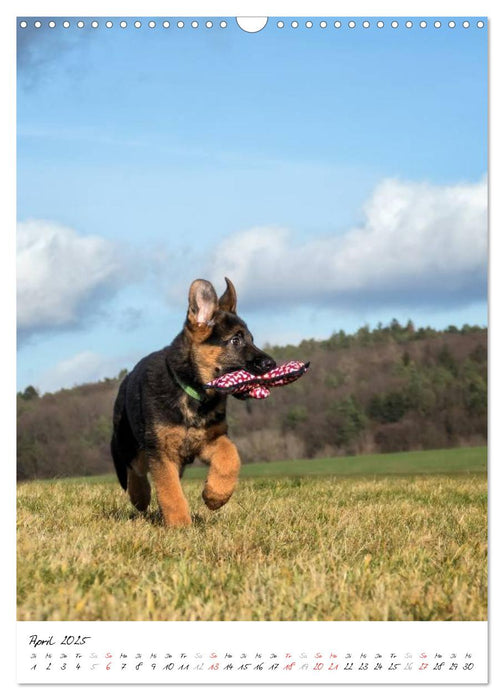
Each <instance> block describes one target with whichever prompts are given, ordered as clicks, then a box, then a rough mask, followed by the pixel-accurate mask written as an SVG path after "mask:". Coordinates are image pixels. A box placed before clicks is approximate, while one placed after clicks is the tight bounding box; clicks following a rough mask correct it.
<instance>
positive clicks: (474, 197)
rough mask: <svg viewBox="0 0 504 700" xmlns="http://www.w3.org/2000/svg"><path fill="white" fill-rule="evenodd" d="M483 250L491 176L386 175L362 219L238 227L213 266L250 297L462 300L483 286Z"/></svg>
mask: <svg viewBox="0 0 504 700" xmlns="http://www.w3.org/2000/svg"><path fill="white" fill-rule="evenodd" d="M486 256H487V183H486V180H485V181H482V182H479V183H476V184H463V185H454V186H438V185H431V184H428V183H415V182H401V181H399V180H393V179H389V180H385V181H383V182H382V183H380V184H379V185H378V187H377V188H376V189H375V191H374V193H373V194H372V196H371V198H370V199H369V201H368V202H367V203H366V204H365V206H364V221H363V224H362V225H361V226H359V227H356V228H354V229H351V230H349V231H347V232H346V233H344V234H342V235H328V236H325V237H317V238H312V239H310V240H304V241H298V240H296V238H295V236H294V235H293V234H292V232H290V231H289V230H287V229H282V228H278V227H259V228H253V229H250V230H248V231H244V232H240V233H237V234H235V235H232V236H230V237H228V238H227V239H225V240H223V241H222V243H221V244H220V245H219V246H218V248H217V250H216V251H215V253H214V256H213V259H212V263H211V269H210V270H209V274H210V276H211V278H212V279H215V280H218V279H222V278H223V277H224V276H225V275H226V276H228V277H230V278H231V279H232V280H233V282H234V283H235V285H236V287H237V290H238V296H239V300H240V301H242V302H245V303H247V302H250V303H254V301H255V302H257V303H260V302H262V301H265V300H268V302H270V303H275V302H278V303H286V302H292V303H328V302H330V303H332V304H341V305H345V304H348V303H351V304H353V305H355V304H356V303H365V304H367V305H369V306H373V305H376V304H380V303H384V302H390V301H391V300H394V302H397V303H401V302H405V301H406V300H407V301H408V303H410V304H411V303H413V304H414V303H416V304H417V305H418V306H423V305H433V304H434V305H435V304H436V303H437V302H444V303H448V304H460V303H467V302H468V301H473V300H475V299H476V298H482V296H484V293H485V284H486Z"/></svg>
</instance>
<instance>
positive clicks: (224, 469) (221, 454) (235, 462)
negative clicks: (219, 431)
mask: <svg viewBox="0 0 504 700" xmlns="http://www.w3.org/2000/svg"><path fill="white" fill-rule="evenodd" d="M200 457H201V459H202V460H203V461H204V462H207V463H208V464H210V469H209V470H208V475H207V479H206V482H205V488H204V489H203V494H202V496H203V500H204V501H205V503H206V505H207V506H208V508H210V510H217V508H221V506H223V505H224V504H225V503H227V502H228V501H229V499H230V498H231V496H232V494H233V491H234V490H235V486H236V481H237V479H238V472H239V471H240V464H241V462H240V456H239V454H238V450H237V449H236V447H235V446H234V444H233V443H232V442H231V440H230V439H229V438H228V437H227V435H221V436H220V437H218V438H217V439H216V440H213V441H212V442H210V443H208V444H207V445H205V447H204V448H203V449H202V451H201V453H200Z"/></svg>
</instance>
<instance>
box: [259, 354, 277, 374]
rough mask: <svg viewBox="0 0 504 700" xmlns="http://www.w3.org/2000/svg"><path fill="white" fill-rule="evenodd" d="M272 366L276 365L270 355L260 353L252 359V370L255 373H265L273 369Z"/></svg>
mask: <svg viewBox="0 0 504 700" xmlns="http://www.w3.org/2000/svg"><path fill="white" fill-rule="evenodd" d="M273 367H276V362H275V360H274V359H273V358H272V357H268V355H261V356H259V357H256V358H255V360H254V371H255V373H256V374H265V373H266V372H269V371H270V369H273Z"/></svg>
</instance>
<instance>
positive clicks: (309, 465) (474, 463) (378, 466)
mask: <svg viewBox="0 0 504 700" xmlns="http://www.w3.org/2000/svg"><path fill="white" fill-rule="evenodd" d="M486 469H487V448H486V447H460V448H454V449H451V450H424V451H422V452H393V453H391V454H369V455H358V456H356V457H328V458H325V459H298V460H296V461H284V462H257V463H255V464H244V465H243V466H242V468H241V471H240V478H242V479H243V478H247V477H275V478H279V477H285V476H359V475H360V476H365V475H373V474H376V475H379V474H383V475H386V474H397V475H401V474H402V475H405V476H407V475H409V474H468V473H474V472H478V473H485V472H486ZM206 473H207V467H205V466H190V467H187V469H186V470H185V472H184V481H186V480H187V479H204V478H205V476H206ZM74 478H77V479H81V478H85V479H86V481H89V480H96V481H103V480H109V479H112V480H114V481H115V480H116V477H115V474H110V475H108V474H107V475H104V476H96V477H74Z"/></svg>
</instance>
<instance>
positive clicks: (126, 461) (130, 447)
mask: <svg viewBox="0 0 504 700" xmlns="http://www.w3.org/2000/svg"><path fill="white" fill-rule="evenodd" d="M127 381H128V377H127V376H126V377H125V378H124V379H123V382H122V384H121V386H120V387H119V392H118V394H117V398H116V400H115V404H114V420H113V424H114V429H113V433H112V440H111V441H110V452H111V454H112V459H113V461H114V467H115V470H116V474H117V478H118V479H119V483H120V484H121V486H122V487H123V489H124V490H125V491H126V488H127V486H128V466H129V465H130V464H131V462H132V461H133V459H134V458H135V456H136V454H137V452H138V448H137V444H136V441H135V438H134V436H133V433H132V432H131V427H130V424H129V421H128V416H127V415H126V405H125V403H126V386H127Z"/></svg>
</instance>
